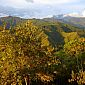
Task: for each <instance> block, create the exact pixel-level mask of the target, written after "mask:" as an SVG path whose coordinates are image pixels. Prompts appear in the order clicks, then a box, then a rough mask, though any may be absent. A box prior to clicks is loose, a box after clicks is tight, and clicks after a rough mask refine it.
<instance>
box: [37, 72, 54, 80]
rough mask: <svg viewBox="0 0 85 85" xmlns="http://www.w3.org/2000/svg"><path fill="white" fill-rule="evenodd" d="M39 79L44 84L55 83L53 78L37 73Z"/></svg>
mask: <svg viewBox="0 0 85 85" xmlns="http://www.w3.org/2000/svg"><path fill="white" fill-rule="evenodd" d="M36 75H37V78H38V79H40V80H41V81H42V82H50V81H53V78H52V76H49V75H46V74H43V73H37V74H36Z"/></svg>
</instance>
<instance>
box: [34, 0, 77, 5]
mask: <svg viewBox="0 0 85 85" xmlns="http://www.w3.org/2000/svg"><path fill="white" fill-rule="evenodd" d="M76 1H78V0H34V2H35V3H40V4H65V3H71V2H76Z"/></svg>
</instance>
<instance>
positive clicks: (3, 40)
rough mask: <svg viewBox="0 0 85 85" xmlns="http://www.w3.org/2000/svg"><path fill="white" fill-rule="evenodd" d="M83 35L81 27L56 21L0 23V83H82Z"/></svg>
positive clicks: (84, 67)
mask: <svg viewBox="0 0 85 85" xmlns="http://www.w3.org/2000/svg"><path fill="white" fill-rule="evenodd" d="M7 22H8V21H7ZM84 37H85V31H84V30H82V29H78V28H77V27H74V26H72V25H68V24H64V23H60V22H57V21H47V20H39V19H30V20H22V21H21V22H19V23H18V22H17V24H16V25H14V27H12V26H11V28H10V29H4V27H3V26H1V27H0V85H26V84H27V85H29V84H30V85H84V84H85V38H84Z"/></svg>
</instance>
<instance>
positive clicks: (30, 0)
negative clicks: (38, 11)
mask: <svg viewBox="0 0 85 85" xmlns="http://www.w3.org/2000/svg"><path fill="white" fill-rule="evenodd" d="M26 1H27V2H32V3H33V2H34V1H33V0H26Z"/></svg>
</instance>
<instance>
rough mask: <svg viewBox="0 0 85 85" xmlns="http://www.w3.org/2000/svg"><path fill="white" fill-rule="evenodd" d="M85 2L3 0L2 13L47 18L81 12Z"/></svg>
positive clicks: (75, 0) (77, 0) (0, 2)
mask: <svg viewBox="0 0 85 85" xmlns="http://www.w3.org/2000/svg"><path fill="white" fill-rule="evenodd" d="M84 8H85V0H1V1H0V13H5V14H7V15H8V14H9V15H16V16H22V17H27V18H28V17H47V16H52V15H58V14H66V13H71V12H81V11H82V10H84Z"/></svg>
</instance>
